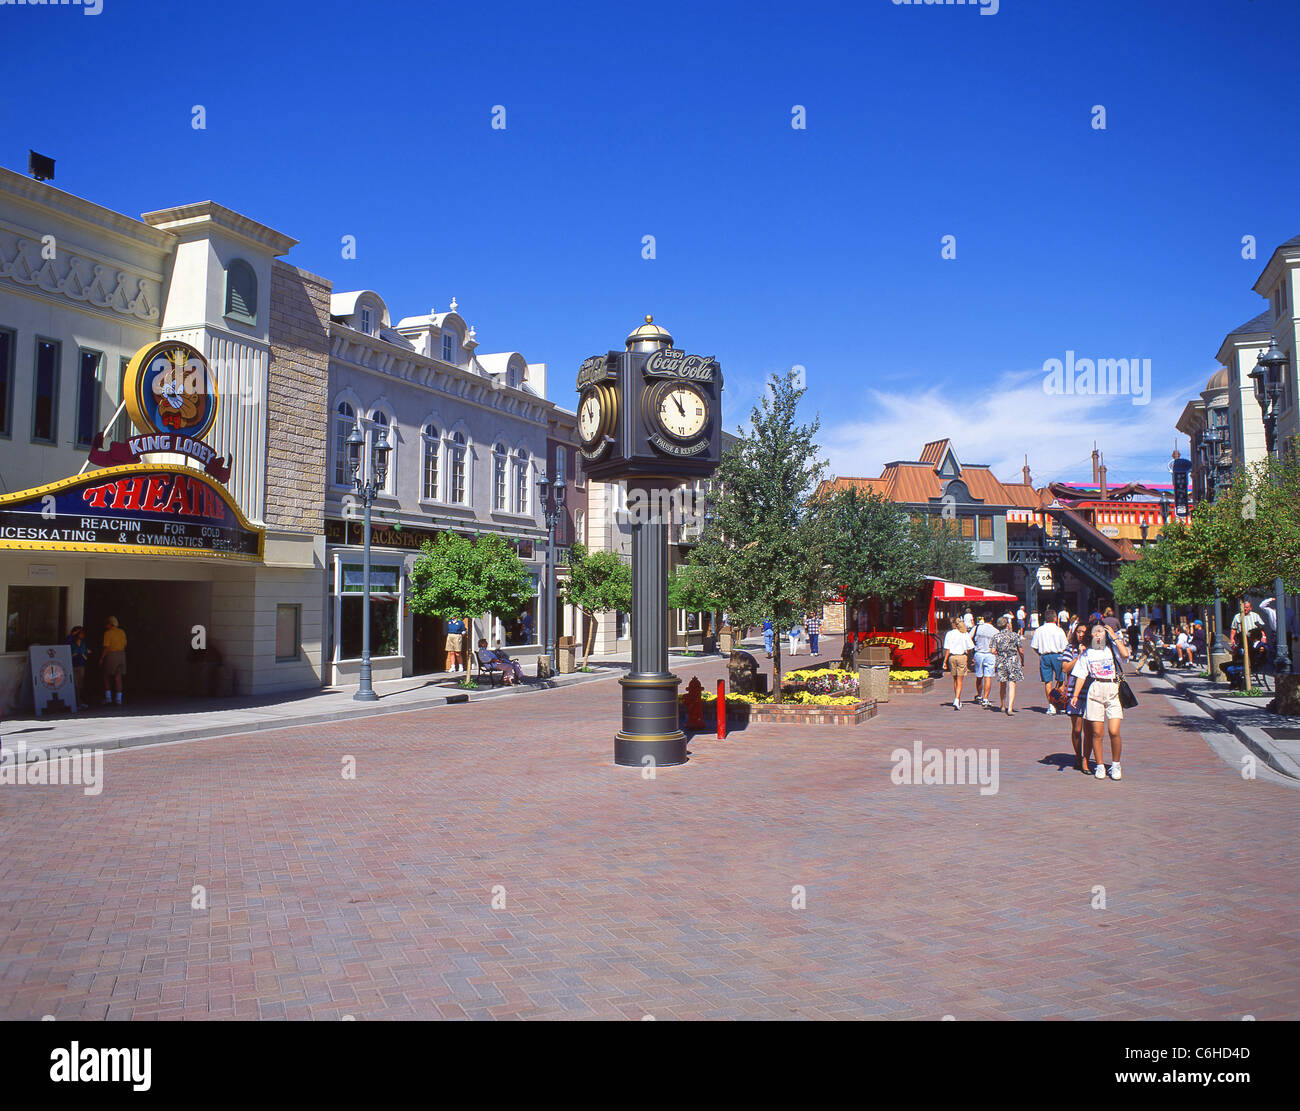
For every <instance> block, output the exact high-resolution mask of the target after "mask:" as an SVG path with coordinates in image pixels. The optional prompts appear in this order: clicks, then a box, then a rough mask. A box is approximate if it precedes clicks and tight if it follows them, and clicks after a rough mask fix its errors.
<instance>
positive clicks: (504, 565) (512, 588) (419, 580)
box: [409, 532, 532, 619]
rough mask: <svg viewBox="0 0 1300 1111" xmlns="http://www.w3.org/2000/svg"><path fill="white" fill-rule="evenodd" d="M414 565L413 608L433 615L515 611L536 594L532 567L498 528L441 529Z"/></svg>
mask: <svg viewBox="0 0 1300 1111" xmlns="http://www.w3.org/2000/svg"><path fill="white" fill-rule="evenodd" d="M420 551H421V555H420V558H419V559H417V560H416V561H415V566H413V567H412V568H411V590H410V594H409V601H410V606H411V612H412V613H418V614H424V615H430V616H434V617H442V618H449V617H462V618H464V617H468V618H471V619H472V618H476V617H482V616H483V615H484V614H485V613H493V614H496V615H498V616H513V615H514V614H516V613H518V612H519V611H520V610H522V609H523V608H524V607H525V606H526V605H527V604H528V601H529V599H530V598H531V596H532V583H531V580H530V577H529V574H528V569H527V568H526V567H525V566H524V563H523V560H521V559H520V558H519V556H518V554H517V553H516V552H515V550H514V549H513V548H512V547H511V546H510V545H509V544H507V543H506V542H505V540H504V539H503V538H502V537H500V536H498V535H496V534H495V533H481V534H479V535H476V536H474V537H473V538H470V537H467V536H461V535H459V534H457V533H454V532H444V533H441V534H440V535H439V536H438V537H437V538H436V539H434V540H431V541H426V542H425V543H424V544H423V545H421V547H420Z"/></svg>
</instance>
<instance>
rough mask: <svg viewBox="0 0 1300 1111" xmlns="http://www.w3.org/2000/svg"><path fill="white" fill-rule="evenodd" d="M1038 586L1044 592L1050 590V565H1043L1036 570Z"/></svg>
mask: <svg viewBox="0 0 1300 1111" xmlns="http://www.w3.org/2000/svg"><path fill="white" fill-rule="evenodd" d="M1038 585H1039V586H1041V587H1042V588H1043V589H1044V590H1051V589H1052V568H1051V565H1050V564H1046V563H1044V564H1043V565H1042V566H1041V567H1040V568H1039V569H1038Z"/></svg>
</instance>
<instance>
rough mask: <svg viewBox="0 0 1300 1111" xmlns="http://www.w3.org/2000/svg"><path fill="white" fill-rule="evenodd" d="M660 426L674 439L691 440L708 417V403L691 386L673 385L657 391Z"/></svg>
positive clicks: (700, 430)
mask: <svg viewBox="0 0 1300 1111" xmlns="http://www.w3.org/2000/svg"><path fill="white" fill-rule="evenodd" d="M658 401H659V406H658V410H657V412H656V414H655V415H656V417H657V418H658V423H659V426H660V428H662V429H663V431H664V433H665V434H666V435H669V436H672V437H673V438H674V439H676V440H693V439H695V438H696V437H697V436H698V435H699V434H700V433H701V432H702V431H703V430H704V426H705V424H707V423H708V419H709V403H708V401H707V400H706V399H705V397H704V395H703V394H702V393H700V391H699V390H697V389H695V388H694V387H693V386H683V385H673V386H668V387H666V388H662V389H661V390H660V391H659V398H658Z"/></svg>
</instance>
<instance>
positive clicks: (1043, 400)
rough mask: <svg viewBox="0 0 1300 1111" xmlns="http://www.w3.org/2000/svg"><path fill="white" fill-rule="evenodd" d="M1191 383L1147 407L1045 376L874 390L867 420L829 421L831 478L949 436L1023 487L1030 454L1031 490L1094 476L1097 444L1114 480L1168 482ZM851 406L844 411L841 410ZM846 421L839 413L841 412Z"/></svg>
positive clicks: (866, 401)
mask: <svg viewBox="0 0 1300 1111" xmlns="http://www.w3.org/2000/svg"><path fill="white" fill-rule="evenodd" d="M1193 392H1194V387H1192V386H1188V387H1187V388H1186V389H1178V390H1172V391H1170V392H1169V393H1165V394H1160V395H1155V394H1154V393H1153V396H1152V397H1151V401H1150V403H1149V404H1147V405H1134V404H1133V403H1132V399H1131V398H1128V397H1111V396H1093V395H1078V394H1069V395H1060V394H1048V393H1045V392H1044V389H1043V372H1042V371H1041V370H1033V371H1022V372H1014V373H1012V372H1009V373H1006V374H1003V375H1001V376H1000V377H999V378H997V379H988V380H986V381H979V380H971V381H969V382H966V383H964V384H963V385H962V388H961V389H959V390H958V389H954V388H953V386H952V385H951V384H947V385H940V386H933V387H930V388H927V389H923V390H907V389H899V390H890V389H869V390H866V391H864V392H863V393H862V394H860V395H859V396H860V404H859V406H858V408H859V410H860V411H864V412H865V414H866V415H863V416H857V417H855V418H852V419H848V420H835V419H829V418H828V414H826V413H825V411H824V410H823V413H822V416H823V422H822V431H821V435H820V439H821V442H822V446H823V450H824V451H825V453H826V455H827V457H828V459H829V461H830V471H831V473H832V474H836V475H841V476H849V475H852V476H874V475H878V474H879V473H880V472H881V470H882V468H883V466H884V464H885V463H889V462H892V461H893V460H896V459H916V458H917V457H918V456H919V455H920V454H921V446H922V445H923V444H924V443H925V442H926V441H927V440H937V439H942V438H944V437H947V438H948V439H950V440H952V442H953V447H954V449H955V450H956V452H957V458H958V459H959V460H961V461H962V462H964V463H987V464H988V465H989V466H991V467H992V468H993V473H994V474H995V475H996V476H997V477H998V478H1000V479H1003V480H1005V481H1012V482H1014V481H1018V480H1019V478H1020V469H1021V466H1022V465H1023V463H1024V456H1025V453H1026V452H1027V453H1028V455H1029V467H1030V470H1031V472H1032V474H1033V480H1034V485H1035V486H1040V485H1042V484H1044V483H1046V482H1050V481H1058V480H1060V481H1069V480H1072V479H1078V480H1083V481H1086V480H1088V479H1090V478H1091V473H1092V467H1091V455H1092V445H1093V441H1094V440H1095V441H1096V443H1097V447H1098V448H1099V449H1100V450H1101V452H1102V455H1103V457H1104V461H1105V463H1106V469H1107V477H1108V479H1109V480H1110V481H1111V483H1112V484H1117V483H1123V482H1140V481H1143V480H1146V481H1150V482H1160V481H1166V480H1167V478H1168V473H1169V472H1168V462H1169V458H1170V453H1171V452H1172V450H1173V447H1174V443H1175V437H1176V438H1177V440H1178V443H1179V447H1180V450H1181V451H1182V452H1183V453H1184V454H1186V452H1187V439H1186V437H1185V436H1183V435H1182V434H1181V433H1179V432H1178V431H1177V430H1176V429H1175V427H1174V423H1175V421H1177V419H1178V417H1179V415H1180V414H1181V413H1182V411H1183V407H1184V406H1185V405H1186V403H1187V399H1188V397H1189V396H1192V394H1193ZM845 408H847V406H845ZM840 415H842V411H841V412H839V413H836V414H835V416H837V417H838V416H840Z"/></svg>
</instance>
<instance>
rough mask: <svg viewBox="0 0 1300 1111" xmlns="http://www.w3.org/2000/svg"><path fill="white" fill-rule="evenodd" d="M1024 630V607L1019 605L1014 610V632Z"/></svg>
mask: <svg viewBox="0 0 1300 1111" xmlns="http://www.w3.org/2000/svg"><path fill="white" fill-rule="evenodd" d="M1024 631H1025V607H1024V606H1021V607H1020V608H1019V609H1018V610H1016V632H1018V633H1023V632H1024Z"/></svg>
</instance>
